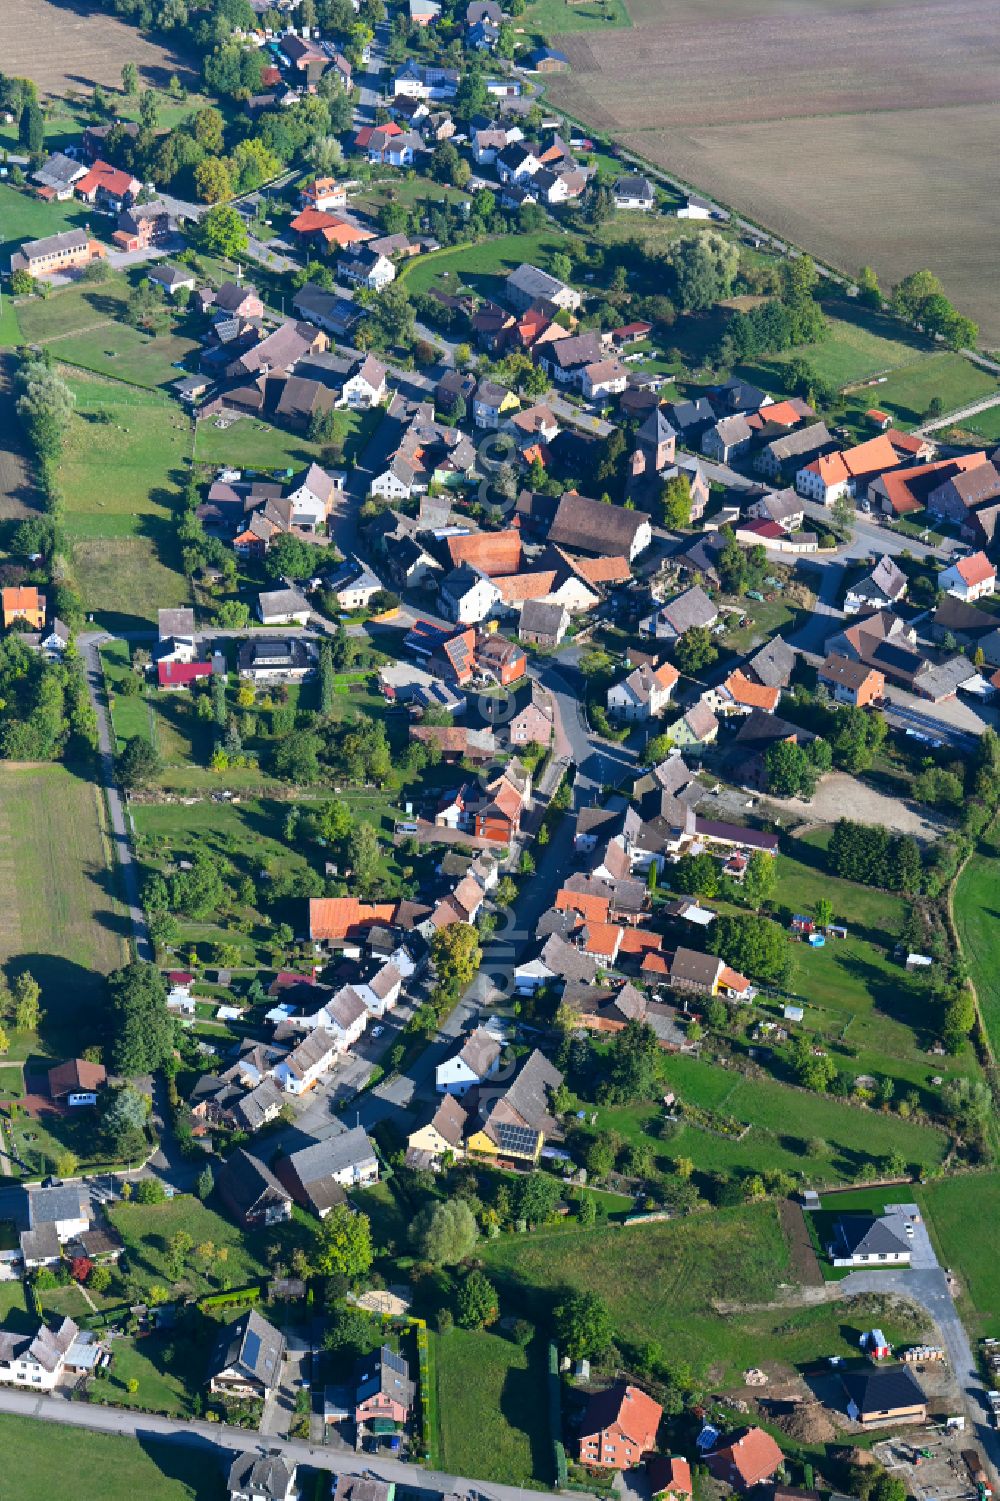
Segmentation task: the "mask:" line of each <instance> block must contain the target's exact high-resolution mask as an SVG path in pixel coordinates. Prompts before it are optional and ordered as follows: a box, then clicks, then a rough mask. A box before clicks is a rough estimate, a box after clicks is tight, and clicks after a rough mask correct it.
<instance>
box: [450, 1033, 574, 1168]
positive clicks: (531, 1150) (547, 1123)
mask: <svg viewBox="0 0 1000 1501" xmlns="http://www.w3.org/2000/svg"><path fill="white" fill-rule="evenodd" d="M562 1082H563V1076H562V1074H561V1073H560V1072H559V1070H558V1069H557V1068H556V1067H555V1066H554V1064H552V1063H550V1062H549V1060H548V1059H547V1058H546V1057H545V1056H544V1054H542V1053H540V1052H539V1051H538V1049H537V1048H536V1049H535V1051H534V1052H533V1053H532V1054H531V1055H530V1057H529V1058H528V1060H527V1061H526V1063H525V1064H524V1066H523V1067H522V1069H521V1071H520V1073H519V1074H518V1075H517V1078H516V1079H515V1080H514V1082H513V1084H511V1085H510V1086H509V1087H508V1089H507V1090H506V1091H505V1092H501V1091H497V1093H496V1094H494V1093H493V1092H492V1091H490V1098H489V1099H488V1100H486V1101H485V1102H483V1103H482V1104H481V1106H480V1117H481V1121H480V1123H479V1124H477V1126H476V1128H475V1129H474V1130H473V1131H472V1133H471V1135H470V1136H469V1141H468V1150H469V1152H470V1153H473V1154H477V1155H482V1156H486V1157H490V1158H492V1159H494V1160H501V1161H502V1160H507V1159H509V1160H511V1161H513V1162H517V1163H520V1164H523V1163H534V1162H537V1161H538V1158H539V1155H540V1153H541V1150H542V1146H543V1145H544V1143H545V1141H546V1139H547V1138H549V1137H551V1136H552V1135H554V1134H555V1132H556V1131H557V1129H558V1126H557V1122H556V1120H555V1118H554V1116H553V1115H552V1108H551V1102H552V1095H553V1094H554V1092H555V1091H556V1090H557V1089H558V1088H559V1086H560V1085H561V1084H562Z"/></svg>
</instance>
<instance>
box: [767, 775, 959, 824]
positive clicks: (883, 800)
mask: <svg viewBox="0 0 1000 1501" xmlns="http://www.w3.org/2000/svg"><path fill="white" fill-rule="evenodd" d="M767 802H768V803H773V804H774V805H775V807H777V808H781V809H787V810H788V811H789V812H791V813H795V814H798V815H799V816H800V817H802V818H803V819H808V820H809V822H810V823H811V824H817V823H835V822H836V821H837V819H838V818H853V819H854V821H855V822H856V823H867V824H873V825H875V826H877V827H880V828H884V829H889V830H890V831H891V832H892V833H894V834H912V835H913V836H914V838H915V839H923V840H931V839H937V837H938V836H939V834H940V833H941V831H942V829H944V828H946V827H947V823H946V821H945V820H943V819H940V818H937V817H936V816H935V815H934V814H933V813H932V812H931V810H930V809H929V808H925V807H923V806H922V805H921V804H919V803H908V802H904V801H903V800H902V798H895V797H887V796H886V794H885V793H884V792H878V791H877V790H876V789H875V788H874V787H869V786H868V784H867V783H866V782H859V781H858V779H857V778H856V777H852V776H849V775H848V774H847V772H845V771H833V772H830V773H829V774H828V775H827V776H825V777H823V778H822V780H821V781H820V784H819V786H818V787H817V788H816V794H815V796H814V797H813V800H812V802H810V803H804V802H803V801H802V800H801V798H797V797H789V798H777V797H768V798H767Z"/></svg>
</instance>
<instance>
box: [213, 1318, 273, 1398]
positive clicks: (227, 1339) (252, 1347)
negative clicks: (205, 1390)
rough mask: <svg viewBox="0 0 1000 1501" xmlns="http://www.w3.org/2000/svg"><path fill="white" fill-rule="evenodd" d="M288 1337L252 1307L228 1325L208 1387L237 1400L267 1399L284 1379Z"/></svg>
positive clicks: (216, 1350) (218, 1348) (222, 1337)
mask: <svg viewBox="0 0 1000 1501" xmlns="http://www.w3.org/2000/svg"><path fill="white" fill-rule="evenodd" d="M284 1358H285V1336H284V1335H283V1334H281V1333H279V1331H278V1330H277V1329H275V1327H274V1325H273V1324H269V1323H268V1321H267V1319H265V1318H264V1317H263V1315H262V1314H259V1313H258V1312H257V1310H256V1309H255V1308H250V1309H248V1310H247V1312H246V1313H244V1314H243V1315H241V1317H240V1318H238V1319H237V1320H236V1321H235V1322H234V1323H232V1324H228V1325H227V1326H226V1327H225V1329H224V1330H223V1331H222V1335H221V1337H220V1339H219V1342H218V1344H217V1346H216V1349H215V1353H214V1356H213V1358H212V1362H211V1367H210V1369H211V1376H210V1378H209V1390H210V1391H211V1392H213V1393H214V1394H217V1395H219V1396H223V1397H234V1398H236V1399H237V1400H246V1399H250V1400H253V1399H255V1398H256V1399H259V1400H264V1399H266V1398H267V1397H268V1396H270V1394H271V1393H272V1392H273V1391H275V1390H276V1389H277V1387H278V1384H279V1382H280V1380H281V1363H282V1361H283V1360H284Z"/></svg>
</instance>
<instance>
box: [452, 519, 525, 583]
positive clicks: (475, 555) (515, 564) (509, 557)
mask: <svg viewBox="0 0 1000 1501" xmlns="http://www.w3.org/2000/svg"><path fill="white" fill-rule="evenodd" d="M448 553H449V555H450V557H451V561H452V563H453V564H454V566H455V567H456V568H458V567H459V566H460V565H461V564H462V563H468V564H469V565H470V567H472V568H478V569H479V571H480V572H481V573H485V574H487V575H488V576H489V577H490V578H493V577H495V576H501V575H503V574H512V573H519V572H520V571H521V557H522V551H521V533H520V532H519V531H516V530H510V531H505V532H473V533H472V534H471V535H469V536H465V537H449V538H448Z"/></svg>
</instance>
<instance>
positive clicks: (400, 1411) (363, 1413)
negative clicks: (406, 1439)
mask: <svg viewBox="0 0 1000 1501" xmlns="http://www.w3.org/2000/svg"><path fill="white" fill-rule="evenodd" d="M415 1396H416V1387H415V1385H414V1383H413V1382H412V1381H411V1380H410V1368H409V1365H408V1364H407V1362H406V1361H405V1360H404V1358H403V1356H402V1355H399V1354H397V1353H396V1351H395V1350H392V1349H390V1347H389V1346H388V1345H382V1346H381V1347H380V1348H379V1349H378V1350H375V1351H374V1352H373V1353H372V1354H371V1355H366V1356H364V1357H363V1358H362V1359H361V1360H359V1361H358V1364H357V1366H356V1368H355V1373H354V1421H355V1422H356V1423H357V1424H358V1426H359V1428H360V1427H361V1425H362V1424H365V1423H375V1422H376V1421H378V1420H381V1421H382V1422H390V1423H395V1424H397V1425H399V1426H402V1425H403V1424H405V1423H406V1422H407V1420H408V1418H409V1416H410V1413H411V1411H412V1410H413V1402H414V1397H415Z"/></svg>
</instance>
